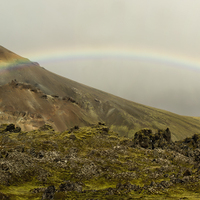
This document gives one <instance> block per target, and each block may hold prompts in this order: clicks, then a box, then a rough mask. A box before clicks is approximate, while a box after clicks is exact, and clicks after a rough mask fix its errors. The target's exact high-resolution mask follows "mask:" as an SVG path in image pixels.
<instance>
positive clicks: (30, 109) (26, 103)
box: [0, 46, 200, 140]
mask: <svg viewBox="0 0 200 200" xmlns="http://www.w3.org/2000/svg"><path fill="white" fill-rule="evenodd" d="M0 65H1V68H0V91H1V92H0V117H1V120H2V122H3V123H14V124H16V125H17V126H20V127H21V128H22V130H34V129H37V128H38V127H40V126H41V125H44V124H50V125H51V126H52V127H53V128H54V129H55V130H57V131H64V130H66V129H69V128H71V127H73V126H84V125H92V124H95V123H98V122H105V123H106V124H107V125H108V126H109V127H110V128H111V129H112V130H115V131H116V132H118V133H120V134H121V135H122V136H126V137H133V136H134V133H135V132H136V131H139V130H140V129H142V128H151V129H152V130H157V129H166V128H167V127H170V130H171V132H172V140H179V139H183V138H185V137H187V136H192V135H193V134H195V133H200V120H199V119H198V118H193V117H185V116H180V115H177V114H174V113H171V112H167V111H164V110H160V109H156V108H152V107H149V106H145V105H141V104H138V103H135V102H132V101H128V100H125V99H123V98H119V97H117V96H114V95H111V94H109V93H106V92H103V91H100V90H97V89H94V88H91V87H88V86H86V85H83V84H80V83H77V82H75V81H72V80H70V79H67V78H64V77H61V76H59V75H56V74H54V73H52V72H50V71H48V70H46V69H44V68H43V67H41V66H40V65H39V64H38V63H35V62H31V61H30V60H28V59H26V58H23V57H21V56H19V55H17V54H15V53H13V52H11V51H9V50H7V49H6V48H4V47H2V46H0ZM102 78H103V77H102ZM131 92H134V91H131Z"/></svg>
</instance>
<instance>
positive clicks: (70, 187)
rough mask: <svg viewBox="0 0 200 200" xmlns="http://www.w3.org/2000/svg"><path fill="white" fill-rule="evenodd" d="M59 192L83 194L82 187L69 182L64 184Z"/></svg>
mask: <svg viewBox="0 0 200 200" xmlns="http://www.w3.org/2000/svg"><path fill="white" fill-rule="evenodd" d="M59 190H60V191H61V192H64V191H77V192H82V186H81V184H79V183H74V182H71V181H67V182H66V183H63V184H61V185H60V186H59Z"/></svg>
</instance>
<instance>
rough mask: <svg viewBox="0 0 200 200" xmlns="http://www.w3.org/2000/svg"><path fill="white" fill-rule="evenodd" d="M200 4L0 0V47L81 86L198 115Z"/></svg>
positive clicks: (143, 0)
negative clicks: (96, 55) (1, 0)
mask: <svg viewBox="0 0 200 200" xmlns="http://www.w3.org/2000/svg"><path fill="white" fill-rule="evenodd" d="M199 6H200V2H199V1H198V0H194V1H192V2H191V1H189V0H183V1H181V2H180V1H179V0H163V1H159V0H152V1H148V0H141V1H137V0H127V1H122V0H102V1H91V0H74V1H70V0H65V1H62V0H58V1H53V0H49V1H48V2H47V1H45V0H35V1H34V2H28V1H25V0H18V1H14V2H13V1H12V2H11V1H5V2H3V3H2V5H1V8H0V11H1V19H0V23H1V26H2V27H3V28H2V29H1V42H0V45H2V46H5V47H6V48H8V49H11V50H12V51H14V52H17V53H18V54H19V55H23V56H24V57H27V58H29V59H30V60H31V61H34V62H39V63H40V65H41V66H43V67H44V68H46V69H48V70H50V71H53V72H55V73H57V74H60V75H62V76H64V77H67V78H70V79H72V80H75V81H78V82H81V83H84V84H86V85H89V86H92V87H95V88H99V89H101V90H104V91H106V92H109V93H112V94H115V95H118V96H120V97H123V98H126V99H129V100H132V101H135V102H138V103H142V104H145V105H149V106H153V107H157V108H161V109H166V110H169V111H172V112H175V113H178V114H182V115H190V116H200V102H199V101H198V100H199V98H200V92H199V91H200V89H199V80H200V59H199V55H200V45H199V44H200V38H199V35H200V29H199V27H198V21H199V19H200V12H199ZM71 52H74V55H75V56H73V53H71ZM94 52H97V54H98V57H95V56H94ZM105 52H108V53H106V56H105V55H104V53H105ZM113 52H118V53H119V54H120V53H123V52H125V53H124V56H121V57H120V58H117V56H116V55H115V56H114V57H113V56H112V55H113ZM126 52H128V53H130V57H131V59H130V58H127V57H126ZM58 55H60V56H58ZM136 55H139V56H140V58H139V59H137V56H136ZM146 55H147V56H149V57H150V58H152V59H147V56H146ZM163 58H165V59H163Z"/></svg>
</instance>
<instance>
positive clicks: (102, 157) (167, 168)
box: [0, 123, 200, 200]
mask: <svg viewBox="0 0 200 200" xmlns="http://www.w3.org/2000/svg"><path fill="white" fill-rule="evenodd" d="M199 161H200V135H196V134H195V135H194V136H193V137H192V138H186V139H185V140H183V141H178V142H173V141H172V140H171V132H170V130H169V129H168V128H167V129H166V130H158V131H157V132H155V133H154V132H152V131H151V130H150V129H143V130H141V131H139V132H137V133H136V134H135V136H134V139H129V138H125V137H120V136H118V134H117V133H114V132H112V131H110V130H109V128H108V127H107V126H105V124H103V123H99V124H97V125H93V126H90V127H81V128H79V127H78V126H75V127H73V128H71V129H70V130H67V131H65V132H55V131H54V130H53V129H52V127H51V126H49V125H45V126H43V127H41V128H40V129H38V130H35V131H30V132H22V131H21V129H20V128H19V127H15V125H13V124H9V125H5V124H4V125H1V126H0V199H10V200H14V199H24V200H25V199H30V200H31V199H38V200H39V199H40V200H41V199H42V200H45V199H47V200H48V199H88V200H92V199H95V200H97V199H177V200H178V199H200V164H199Z"/></svg>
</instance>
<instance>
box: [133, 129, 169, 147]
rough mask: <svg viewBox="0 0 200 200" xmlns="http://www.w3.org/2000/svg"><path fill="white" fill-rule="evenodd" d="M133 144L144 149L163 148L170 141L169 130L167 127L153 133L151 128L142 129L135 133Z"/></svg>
mask: <svg viewBox="0 0 200 200" xmlns="http://www.w3.org/2000/svg"><path fill="white" fill-rule="evenodd" d="M133 142H134V144H133V146H140V147H143V148H145V149H147V148H149V149H154V148H156V147H159V148H163V147H164V146H165V145H167V144H169V143H171V132H170V130H169V128H167V129H166V130H159V131H158V132H157V133H155V134H154V133H153V132H152V130H151V129H142V130H140V131H138V132H137V133H135V136H134V140H133Z"/></svg>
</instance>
